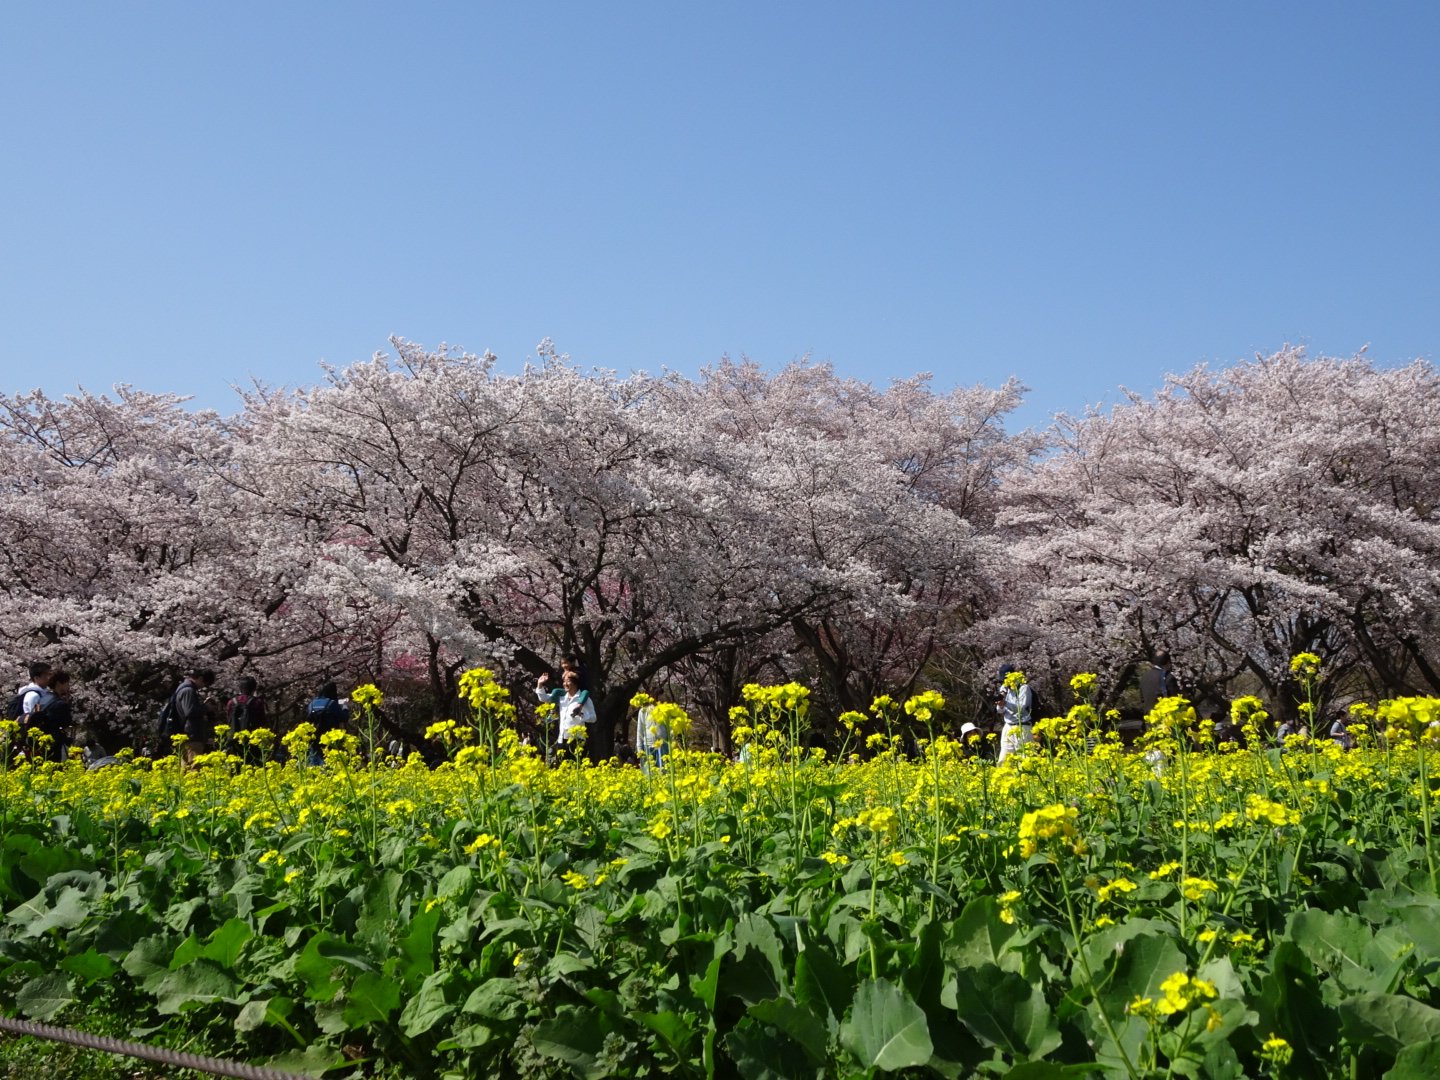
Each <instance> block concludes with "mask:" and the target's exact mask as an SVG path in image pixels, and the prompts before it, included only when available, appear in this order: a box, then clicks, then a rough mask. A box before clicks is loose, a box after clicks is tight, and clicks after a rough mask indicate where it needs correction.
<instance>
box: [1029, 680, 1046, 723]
mask: <svg viewBox="0 0 1440 1080" xmlns="http://www.w3.org/2000/svg"><path fill="white" fill-rule="evenodd" d="M1029 685H1030V723H1032V724H1034V723H1038V722H1039V721H1041V720H1047V719H1049V717H1050V714H1049V713H1047V712H1046V711H1045V701H1044V699H1043V698H1041V696H1040V691H1039V690H1036V689H1035V684H1034V683H1030V684H1029Z"/></svg>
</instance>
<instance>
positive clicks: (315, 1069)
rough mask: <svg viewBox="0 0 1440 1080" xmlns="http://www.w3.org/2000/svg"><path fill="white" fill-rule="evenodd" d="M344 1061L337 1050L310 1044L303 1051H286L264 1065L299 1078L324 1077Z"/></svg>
mask: <svg viewBox="0 0 1440 1080" xmlns="http://www.w3.org/2000/svg"><path fill="white" fill-rule="evenodd" d="M344 1060H345V1059H344V1057H343V1055H342V1054H341V1053H340V1052H339V1051H338V1050H334V1049H332V1048H330V1047H328V1046H320V1045H319V1044H317V1043H312V1044H311V1045H309V1046H307V1047H306V1048H305V1049H304V1050H287V1051H286V1052H285V1053H283V1054H280V1055H279V1056H277V1057H273V1058H271V1059H270V1060H269V1061H267V1062H266V1063H265V1064H266V1065H268V1066H270V1067H271V1068H272V1069H279V1070H280V1071H282V1072H291V1073H299V1074H300V1075H301V1076H324V1075H325V1074H326V1073H327V1072H329V1071H330V1070H331V1069H333V1068H335V1066H337V1065H340V1064H343V1062H344Z"/></svg>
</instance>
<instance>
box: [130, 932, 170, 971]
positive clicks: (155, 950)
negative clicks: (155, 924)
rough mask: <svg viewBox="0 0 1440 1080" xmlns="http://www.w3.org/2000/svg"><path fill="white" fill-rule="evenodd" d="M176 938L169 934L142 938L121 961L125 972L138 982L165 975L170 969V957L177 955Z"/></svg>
mask: <svg viewBox="0 0 1440 1080" xmlns="http://www.w3.org/2000/svg"><path fill="white" fill-rule="evenodd" d="M177 944H178V943H177V941H176V940H175V938H173V937H171V936H170V935H168V934H154V935H152V936H150V937H147V938H141V939H140V940H139V941H137V942H136V943H135V946H134V948H132V949H131V950H130V951H129V952H128V953H126V954H125V959H124V960H122V961H121V962H120V966H121V968H123V969H124V971H125V974H127V975H129V976H130V977H131V978H133V979H134V980H135V981H136V982H141V983H143V982H144V981H145V980H147V979H149V978H150V977H151V976H153V975H163V974H164V973H165V972H168V971H169V970H170V958H171V957H173V956H174V955H175V947H176V945H177Z"/></svg>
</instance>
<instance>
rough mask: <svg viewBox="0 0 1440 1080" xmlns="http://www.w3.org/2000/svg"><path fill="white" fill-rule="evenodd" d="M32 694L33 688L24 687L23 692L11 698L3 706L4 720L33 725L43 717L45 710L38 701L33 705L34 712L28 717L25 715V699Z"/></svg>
mask: <svg viewBox="0 0 1440 1080" xmlns="http://www.w3.org/2000/svg"><path fill="white" fill-rule="evenodd" d="M34 692H35V688H34V687H33V686H26V688H25V689H24V690H21V691H20V692H19V693H18V694H16V695H15V696H14V697H13V698H11V699H10V701H9V703H8V704H6V706H5V718H6V719H7V720H16V721H19V722H21V723H27V722H28V723H32V724H33V723H35V722H36V721H37V720H39V719H40V718H41V717H42V716H44V715H45V708H44V706H42V705H41V704H40V703H39V702H38V701H37V702H36V703H35V711H34V712H32V713H30V714H29V715H28V716H27V715H26V714H25V698H26V696H27V695H29V694H33V693H34Z"/></svg>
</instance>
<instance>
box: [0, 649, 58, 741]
mask: <svg viewBox="0 0 1440 1080" xmlns="http://www.w3.org/2000/svg"><path fill="white" fill-rule="evenodd" d="M29 675H30V681H29V682H27V683H26V684H25V685H24V686H22V687H20V689H19V690H17V691H16V693H15V696H14V697H13V698H11V699H10V703H9V704H8V705H7V706H6V707H5V717H6V719H9V720H14V721H15V722H16V723H18V724H19V725H20V730H21V732H22V737H23V733H24V732H25V731H26V730H28V729H30V728H35V729H38V730H39V731H41V732H44V731H46V730H47V728H46V723H45V720H46V716H45V714H46V711H47V710H48V709H49V708H50V707H51V706H52V705H54V703H55V694H54V693H53V692H52V691H51V689H50V681H51V679H52V678H53V677H54V670H53V669H52V668H51V667H50V665H49V664H47V663H45V661H43V660H37V661H35V663H33V664H31V665H30V667H29Z"/></svg>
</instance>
